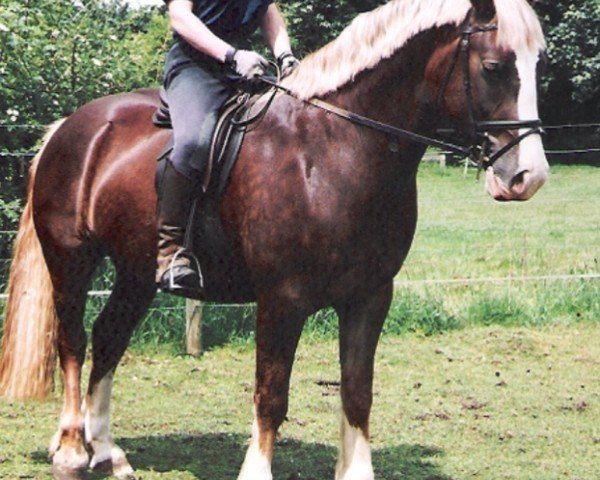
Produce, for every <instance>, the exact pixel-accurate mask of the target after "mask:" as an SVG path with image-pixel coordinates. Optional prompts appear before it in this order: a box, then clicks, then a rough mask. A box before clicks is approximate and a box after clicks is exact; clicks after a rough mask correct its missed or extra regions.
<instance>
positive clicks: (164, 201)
mask: <svg viewBox="0 0 600 480" xmlns="http://www.w3.org/2000/svg"><path fill="white" fill-rule="evenodd" d="M165 3H166V4H167V7H168V11H169V20H170V23H171V27H172V28H173V31H174V39H175V43H174V45H173V46H172V48H171V49H170V51H169V53H168V54H167V58H166V61H165V76H164V88H165V92H166V100H167V103H168V104H169V110H170V115H171V122H172V125H173V132H174V133H173V134H174V147H173V151H172V153H171V157H170V160H168V161H167V162H166V163H167V165H166V167H165V171H164V174H163V177H162V180H161V184H160V186H159V194H160V195H159V202H158V212H157V217H158V235H159V239H158V259H157V263H158V269H157V271H156V282H157V283H158V284H159V287H160V288H161V289H162V290H163V291H171V292H176V291H179V293H181V292H182V291H186V290H187V291H189V290H192V291H193V290H197V289H199V285H200V282H199V274H198V272H196V270H195V269H194V268H193V267H192V265H191V262H190V259H189V257H188V256H186V255H185V254H184V255H181V254H179V253H178V252H181V251H183V245H184V233H185V229H186V226H187V221H188V217H189V215H190V210H191V205H192V202H193V199H194V197H195V195H194V194H195V190H196V188H197V187H198V185H199V180H198V179H199V178H200V175H201V173H202V171H203V170H204V168H205V166H206V161H207V156H208V152H207V151H206V150H207V143H208V142H206V141H202V139H201V138H200V136H201V133H200V132H204V129H203V128H202V124H203V123H204V122H205V121H206V120H207V119H208V118H209V117H210V116H214V115H215V114H216V112H217V111H218V110H219V108H220V107H221V106H222V105H223V103H224V102H225V101H226V100H227V98H228V97H229V96H230V94H231V93H232V92H233V83H234V81H235V80H234V77H235V78H237V79H238V80H239V79H240V77H241V78H242V79H243V80H251V79H252V78H253V77H255V76H259V75H262V74H263V73H264V70H265V67H266V66H267V61H266V60H265V59H264V58H263V57H262V56H261V55H259V54H258V53H256V52H255V51H253V50H252V49H251V48H250V46H249V37H250V34H251V33H253V32H254V31H255V30H256V29H257V28H258V27H260V28H261V29H262V32H263V34H264V37H265V40H266V42H267V44H268V46H269V47H270V50H271V52H272V53H273V55H274V56H275V58H276V59H277V63H278V64H279V68H280V71H281V74H282V76H286V75H289V74H290V73H291V72H292V71H293V70H294V68H296V66H297V65H298V60H297V59H296V58H295V57H294V56H293V54H292V51H291V47H290V40H289V37H288V34H287V30H286V27H285V23H284V20H283V18H282V16H281V14H280V12H279V10H278V8H277V6H276V5H275V3H273V0H165ZM176 253H178V254H177V255H175V254H176ZM173 258H175V260H173ZM184 294H185V293H184Z"/></svg>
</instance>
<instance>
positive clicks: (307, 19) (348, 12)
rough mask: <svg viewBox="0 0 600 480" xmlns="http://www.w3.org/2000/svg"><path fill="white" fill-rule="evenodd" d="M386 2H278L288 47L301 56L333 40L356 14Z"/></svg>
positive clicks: (378, 0) (360, 0)
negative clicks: (286, 27)
mask: <svg viewBox="0 0 600 480" xmlns="http://www.w3.org/2000/svg"><path fill="white" fill-rule="evenodd" d="M384 3H387V2H386V1H385V0H341V1H338V2H322V1H318V0H300V1H293V2H283V3H281V9H282V10H283V12H284V15H285V17H286V19H287V22H288V28H289V31H290V36H291V37H292V46H293V48H294V49H295V51H296V54H297V55H299V56H301V57H303V56H305V55H306V54H307V53H310V52H313V51H315V50H316V49H318V48H319V47H322V46H323V45H325V44H326V43H328V42H329V41H331V40H333V39H334V38H335V37H337V36H338V35H339V34H340V32H341V31H342V30H343V29H344V28H345V27H346V26H347V25H348V24H349V23H350V22H351V21H352V19H353V18H354V17H356V15H358V14H359V13H362V12H366V11H369V10H372V9H374V8H375V7H377V6H379V5H383V4H384Z"/></svg>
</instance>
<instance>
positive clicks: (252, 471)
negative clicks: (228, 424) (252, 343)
mask: <svg viewBox="0 0 600 480" xmlns="http://www.w3.org/2000/svg"><path fill="white" fill-rule="evenodd" d="M305 320H306V315H303V314H300V313H299V312H298V311H297V310H296V309H294V308H293V307H292V308H290V307H287V306H285V303H278V302H277V301H273V300H270V301H267V300H266V299H263V300H262V301H261V300H259V302H258V315H257V332H256V387H255V393H254V423H253V425H252V439H251V440H250V446H249V447H248V450H247V452H246V458H245V460H244V464H243V465H242V469H241V471H240V474H239V477H238V480H271V479H272V478H273V476H272V473H271V460H272V457H273V447H274V444H275V436H276V434H277V430H278V428H279V427H280V425H281V424H282V423H283V420H284V419H285V416H286V413H287V408H288V391H289V385H290V375H291V371H292V363H293V361H294V354H295V352H296V347H297V346H298V340H299V338H300V333H301V332H302V326H303V325H304V321H305Z"/></svg>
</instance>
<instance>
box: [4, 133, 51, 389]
mask: <svg viewBox="0 0 600 480" xmlns="http://www.w3.org/2000/svg"><path fill="white" fill-rule="evenodd" d="M61 123H62V121H59V122H57V123H55V124H54V125H52V126H51V127H50V129H49V130H48V133H47V134H46V137H45V139H44V145H45V144H46V143H47V142H48V140H49V139H50V137H51V136H52V135H53V134H54V132H55V131H56V130H57V129H58V127H59V126H60V124H61ZM42 152H43V148H42V150H40V152H39V153H38V154H37V155H36V157H35V158H34V159H33V162H32V165H31V168H30V177H29V186H28V193H27V204H26V205H25V210H24V212H23V214H22V215H21V221H20V224H19V231H18V234H17V239H16V242H15V247H14V254H13V261H12V264H11V267H10V274H9V280H8V301H7V304H6V308H5V318H4V336H3V338H2V350H1V352H0V397H3V398H5V399H28V398H36V399H42V398H44V397H46V396H47V395H48V394H49V393H50V391H51V390H52V387H53V379H54V367H55V364H56V334H57V328H58V322H57V318H56V314H55V310H54V300H53V294H52V292H53V290H52V282H51V280H50V274H49V272H48V268H47V267H46V262H45V260H44V256H43V254H42V247H41V245H40V241H39V239H38V236H37V233H36V231H35V226H34V224H33V206H32V197H33V184H34V179H35V172H36V169H37V166H38V163H39V161H40V158H41V156H42Z"/></svg>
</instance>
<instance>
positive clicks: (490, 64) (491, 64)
mask: <svg viewBox="0 0 600 480" xmlns="http://www.w3.org/2000/svg"><path fill="white" fill-rule="evenodd" d="M481 63H482V64H483V68H484V69H485V71H486V72H496V73H497V72H498V71H500V67H501V64H500V62H499V61H498V60H489V59H487V60H483V61H482V62H481Z"/></svg>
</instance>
